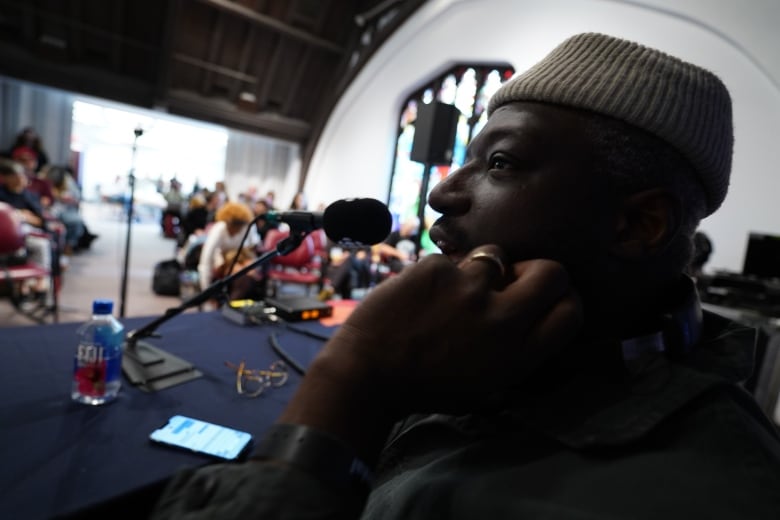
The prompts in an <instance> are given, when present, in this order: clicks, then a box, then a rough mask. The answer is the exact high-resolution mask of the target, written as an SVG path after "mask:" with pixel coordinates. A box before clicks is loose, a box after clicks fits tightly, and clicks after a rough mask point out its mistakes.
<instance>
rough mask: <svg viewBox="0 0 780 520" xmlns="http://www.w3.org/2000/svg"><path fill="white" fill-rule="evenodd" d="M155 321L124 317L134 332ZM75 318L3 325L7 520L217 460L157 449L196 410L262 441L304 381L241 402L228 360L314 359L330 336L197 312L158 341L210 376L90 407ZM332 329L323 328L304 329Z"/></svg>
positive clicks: (97, 499)
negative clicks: (167, 431)
mask: <svg viewBox="0 0 780 520" xmlns="http://www.w3.org/2000/svg"><path fill="white" fill-rule="evenodd" d="M151 319H153V318H134V319H127V320H123V323H124V325H125V329H126V330H133V329H137V328H140V327H141V326H142V325H144V324H146V323H148V322H149V321H151ZM79 325H80V324H77V323H69V324H61V325H47V326H40V327H17V328H7V329H2V330H0V353H1V354H2V359H3V363H2V364H0V390H1V392H0V446H2V453H3V460H2V462H1V463H0V468H1V469H0V517H2V518H26V519H36V518H50V517H52V516H57V515H64V514H68V513H72V512H74V511H78V510H82V509H83V508H86V507H90V506H94V505H95V504H99V503H101V502H105V501H107V500H111V499H115V498H116V497H119V496H121V495H123V494H126V493H129V492H132V491H133V490H137V489H139V488H143V487H144V486H150V485H153V484H155V483H160V482H164V481H165V480H166V479H167V478H169V477H170V476H171V475H172V474H173V473H174V472H175V471H176V470H177V469H180V468H182V467H186V466H190V467H191V466H199V465H203V464H207V463H209V462H212V459H209V458H207V457H206V456H203V455H198V454H192V453H188V452H184V451H178V450H175V449H174V448H169V447H163V446H158V445H154V444H152V443H151V442H150V441H149V440H148V436H149V433H151V431H152V430H154V429H156V428H158V427H160V426H161V425H163V424H165V423H166V422H167V419H168V418H169V417H170V416H172V415H174V414H182V415H188V416H191V417H195V418H198V419H203V420H205V421H210V422H214V423H217V424H222V425H225V426H229V427H232V428H236V429H239V430H244V431H247V432H249V433H251V434H252V435H253V436H254V437H255V439H258V438H260V437H261V436H262V435H263V433H264V432H265V431H266V429H267V428H268V427H269V426H270V425H271V424H272V423H273V421H274V420H275V419H276V417H277V416H278V415H279V414H280V413H281V411H282V409H283V408H284V406H285V404H286V403H287V402H288V401H289V399H290V398H291V397H292V393H293V391H294V389H295V387H296V386H297V384H298V383H299V382H300V379H301V376H299V375H298V374H296V373H294V372H292V371H291V372H290V378H289V381H288V383H287V384H286V385H284V386H283V387H280V388H271V389H268V390H267V391H266V392H264V393H263V394H262V395H260V396H259V397H257V398H254V399H252V398H247V397H245V396H242V395H239V394H238V393H237V392H236V387H235V379H236V376H235V372H234V371H232V370H231V369H229V368H228V367H226V366H225V364H224V363H225V361H230V362H233V363H239V362H240V361H242V360H244V361H246V363H247V367H248V368H266V367H268V365H269V364H270V363H271V362H272V361H274V360H276V359H278V356H277V355H276V354H274V352H273V351H272V350H271V347H270V345H269V341H268V338H269V336H270V334H271V333H272V332H276V333H277V337H278V340H279V343H280V344H283V345H284V348H285V349H286V350H287V351H288V352H289V353H290V354H291V355H293V356H294V357H296V358H297V359H299V360H301V361H303V362H304V364H305V363H306V362H308V361H310V360H311V358H313V356H314V355H315V354H316V352H317V351H318V350H319V349H320V348H321V346H322V344H323V341H322V340H318V339H315V338H311V337H307V336H305V335H302V334H299V333H295V332H292V331H290V330H288V329H286V328H285V327H284V326H283V325H278V324H276V325H273V324H268V325H261V326H242V325H238V324H235V323H233V322H230V321H228V320H226V319H225V318H223V317H222V316H221V315H220V314H219V313H218V312H205V313H187V314H182V315H180V316H177V317H176V318H174V319H172V320H170V321H168V322H166V323H164V324H163V325H161V326H160V327H159V329H158V330H157V332H158V333H160V334H161V335H162V337H161V338H154V339H152V340H151V341H150V342H151V343H153V344H154V345H155V346H157V347H160V348H162V349H165V350H167V351H169V352H171V353H173V354H175V355H177V356H180V357H182V358H183V359H185V360H187V361H189V362H191V363H193V364H194V365H195V367H196V368H197V369H198V370H200V371H202V372H203V377H201V378H200V379H196V380H194V381H190V382H188V383H185V384H182V385H179V386H175V387H171V388H168V389H165V390H162V391H160V392H157V393H145V392H142V391H141V390H139V389H138V388H135V387H132V386H130V385H128V384H127V383H126V382H123V387H122V389H121V391H120V395H119V398H118V399H117V400H116V401H115V402H114V403H111V404H108V405H104V406H98V407H91V406H86V405H80V404H77V403H74V402H72V401H71V399H70V386H71V380H72V366H73V355H74V353H75V349H76V342H77V339H76V329H77V328H78V326H79ZM296 326H300V327H303V328H306V329H309V330H314V331H317V332H321V333H326V334H328V333H331V332H332V330H333V328H332V327H325V326H323V325H322V324H320V323H318V322H304V323H298V324H296Z"/></svg>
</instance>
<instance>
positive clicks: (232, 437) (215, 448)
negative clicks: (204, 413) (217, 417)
mask: <svg viewBox="0 0 780 520" xmlns="http://www.w3.org/2000/svg"><path fill="white" fill-rule="evenodd" d="M149 439H151V440H152V441H153V442H157V443H160V444H165V445H167V446H175V447H177V448H182V449H185V450H189V451H193V452H196V453H204V454H206V455H210V456H212V457H217V458H219V459H223V460H238V459H240V458H241V457H243V456H244V455H246V454H247V452H248V451H249V447H250V446H251V444H252V435H250V434H249V433H247V432H242V431H239V430H234V429H232V428H227V427H226V426H220V425H218V424H212V423H209V422H206V421H200V420H198V419H193V418H192V417H185V416H183V415H174V416H173V417H171V418H170V419H168V423H167V424H165V425H164V426H162V427H161V428H159V429H157V430H154V431H153V432H152V433H151V435H149Z"/></svg>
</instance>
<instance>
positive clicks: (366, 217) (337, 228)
mask: <svg viewBox="0 0 780 520" xmlns="http://www.w3.org/2000/svg"><path fill="white" fill-rule="evenodd" d="M322 222H323V225H322V227H323V229H324V230H325V234H326V235H328V238H330V239H331V240H333V241H334V242H354V243H359V244H364V245H372V244H378V243H379V242H382V241H383V240H384V239H385V238H387V236H388V235H389V234H390V228H391V227H392V224H393V217H392V216H391V215H390V211H389V210H388V209H387V206H385V205H384V204H382V203H381V202H379V201H378V200H376V199H344V200H337V201H336V202H334V203H333V204H331V205H330V206H328V207H327V208H325V212H324V213H323V215H322Z"/></svg>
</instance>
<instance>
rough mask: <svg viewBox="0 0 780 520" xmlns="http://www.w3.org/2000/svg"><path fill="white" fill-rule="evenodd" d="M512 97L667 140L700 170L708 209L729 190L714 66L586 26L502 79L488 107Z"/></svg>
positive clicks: (725, 119)
mask: <svg viewBox="0 0 780 520" xmlns="http://www.w3.org/2000/svg"><path fill="white" fill-rule="evenodd" d="M514 101H541V102H545V103H554V104H560V105H567V106H571V107H575V108H583V109H586V110H591V111H594V112H598V113H601V114H605V115H607V116H611V117H614V118H616V119H620V120H622V121H625V122H627V123H629V124H631V125H634V126H636V127H639V128H642V129H644V130H646V131H648V132H650V133H652V134H654V135H656V136H658V137H660V138H661V139H663V140H665V141H666V142H668V143H669V144H671V145H672V146H674V147H675V148H676V149H677V150H679V151H680V152H681V153H682V154H683V156H684V157H686V158H687V159H688V160H689V161H690V162H691V164H692V165H693V167H694V169H695V170H696V171H697V172H698V174H699V177H700V180H701V182H702V184H703V186H704V189H705V191H706V194H707V214H708V215H709V214H710V213H712V212H714V211H715V210H716V209H718V207H719V206H720V205H721V203H722V202H723V199H724V198H725V197H726V192H727V191H728V185H729V174H730V172H731V155H732V149H733V145H734V135H733V129H732V119H731V98H730V97H729V92H728V90H727V89H726V86H725V85H724V84H723V82H721V81H720V79H718V77H717V76H715V75H714V74H712V73H711V72H709V71H707V70H704V69H702V68H701V67H698V66H696V65H692V64H690V63H686V62H684V61H682V60H680V59H677V58H675V57H672V56H669V55H667V54H664V53H663V52H660V51H658V50H655V49H650V48H648V47H644V46H642V45H639V44H637V43H633V42H629V41H626V40H621V39H618V38H614V37H612V36H605V35H603V34H595V33H587V34H579V35H576V36H572V37H571V38H569V39H567V40H566V41H564V42H563V43H562V44H560V45H559V46H558V47H556V48H555V49H554V50H553V51H552V52H551V53H550V54H548V55H547V56H546V57H545V58H544V59H543V60H542V61H540V62H539V63H537V64H536V65H534V66H533V67H531V68H530V69H528V70H527V71H526V72H524V73H522V74H520V75H518V76H516V77H514V78H512V79H511V80H510V81H508V82H507V83H506V84H504V85H503V86H502V87H501V88H500V89H499V90H498V91H497V92H496V93H495V95H493V97H492V98H491V100H490V104H489V106H488V112H489V113H493V112H494V111H495V110H496V109H497V108H498V107H500V106H501V105H504V104H507V103H512V102H514Z"/></svg>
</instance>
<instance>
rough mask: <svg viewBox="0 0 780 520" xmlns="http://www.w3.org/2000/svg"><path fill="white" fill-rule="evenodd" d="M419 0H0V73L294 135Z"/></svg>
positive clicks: (314, 132) (310, 141)
mask: <svg viewBox="0 0 780 520" xmlns="http://www.w3.org/2000/svg"><path fill="white" fill-rule="evenodd" d="M423 3H424V0H0V74H3V75H6V76H11V77H16V78H19V79H23V80H27V81H32V82H36V83H40V84H43V85H48V86H53V87H57V88H61V89H65V90H69V91H74V92H78V93H83V94H89V95H92V96H98V97H102V98H107V99H111V100H116V101H121V102H124V103H129V104H133V105H137V106H142V107H148V108H161V109H163V110H167V111H168V112H170V113H173V114H178V115H183V116H187V117H192V118H196V119H202V120H206V121H211V122H215V123H219V124H224V125H226V126H229V127H233V128H238V129H242V130H245V131H250V132H255V133H258V134H263V135H267V136H272V137H278V138H282V139H287V140H291V141H295V142H298V143H300V144H301V145H302V147H303V150H304V157H303V159H304V170H305V165H306V164H308V159H309V158H310V156H311V153H312V152H313V146H314V144H315V143H316V139H317V137H318V135H319V133H320V132H321V130H322V127H323V126H324V123H325V121H326V119H327V117H328V115H329V113H330V111H331V110H332V108H333V106H334V105H335V103H336V101H337V100H338V97H339V95H340V93H341V92H343V90H344V89H345V88H346V87H347V86H348V85H349V82H350V81H351V80H352V79H353V77H354V75H355V74H356V72H357V71H358V70H359V69H360V67H361V66H362V64H363V63H365V61H366V60H367V59H368V57H369V56H370V55H371V54H372V53H373V51H374V50H375V49H376V48H377V47H378V46H379V45H381V43H382V41H384V39H386V37H387V36H388V35H390V34H391V33H392V31H394V30H395V29H396V28H397V27H398V26H399V25H400V24H401V23H402V22H403V21H404V20H405V19H406V18H407V17H408V16H410V15H411V14H412V13H413V12H414V11H415V9H417V8H418V7H419V6H420V5H422V4H423Z"/></svg>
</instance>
